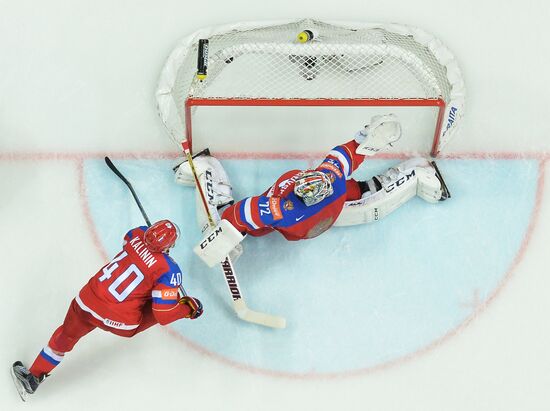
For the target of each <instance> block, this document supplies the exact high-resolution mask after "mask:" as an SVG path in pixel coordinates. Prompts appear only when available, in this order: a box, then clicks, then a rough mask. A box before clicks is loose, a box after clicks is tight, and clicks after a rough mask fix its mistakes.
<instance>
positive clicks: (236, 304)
mask: <svg viewBox="0 0 550 411" xmlns="http://www.w3.org/2000/svg"><path fill="white" fill-rule="evenodd" d="M181 146H182V148H183V152H184V154H185V156H186V157H187V162H188V163H189V167H190V168H191V173H192V174H193V178H194V179H195V185H196V188H197V190H198V192H199V195H200V197H201V200H202V205H203V206H204V210H205V212H206V216H207V218H208V224H209V225H210V227H212V228H215V227H216V223H215V222H214V219H213V218H212V214H211V213H210V209H209V208H208V203H207V201H206V197H205V195H204V192H203V191H202V188H201V185H200V182H199V177H198V175H197V170H196V169H195V165H194V164H193V157H192V156H191V151H190V149H189V143H188V142H187V140H185V141H183V142H182V143H181ZM221 268H222V271H223V274H224V277H225V281H226V283H227V287H228V288H229V292H230V293H231V297H232V298H233V309H234V310H235V312H236V313H237V316H238V317H239V318H240V319H241V320H244V321H248V322H250V323H255V324H260V325H264V326H266V327H271V328H285V327H286V320H285V319H284V318H283V317H278V316H275V315H271V314H266V313H261V312H258V311H253V310H251V309H249V308H248V307H247V305H246V303H245V301H244V298H243V296H242V294H241V290H240V286H239V282H238V281H237V276H236V275H235V269H234V268H233V262H232V261H231V258H230V257H229V256H226V257H225V260H224V261H223V262H222V263H221Z"/></svg>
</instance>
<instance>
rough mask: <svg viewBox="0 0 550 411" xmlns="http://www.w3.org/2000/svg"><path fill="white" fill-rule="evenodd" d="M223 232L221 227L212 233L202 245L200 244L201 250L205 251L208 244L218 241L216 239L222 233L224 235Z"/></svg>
mask: <svg viewBox="0 0 550 411" xmlns="http://www.w3.org/2000/svg"><path fill="white" fill-rule="evenodd" d="M222 232H223V230H222V228H221V227H216V229H215V230H214V231H213V232H212V233H210V235H209V236H208V237H206V238H205V239H204V240H203V241H202V243H201V244H200V246H201V250H204V249H205V248H206V247H207V246H208V244H210V243H211V242H212V241H214V240H215V239H216V237H217V236H218V235H220V233H222Z"/></svg>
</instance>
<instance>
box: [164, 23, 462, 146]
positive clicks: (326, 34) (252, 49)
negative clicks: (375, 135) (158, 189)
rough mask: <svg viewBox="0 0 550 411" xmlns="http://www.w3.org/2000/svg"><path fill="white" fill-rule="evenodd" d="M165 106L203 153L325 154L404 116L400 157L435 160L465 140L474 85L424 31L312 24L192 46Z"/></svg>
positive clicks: (236, 33) (246, 31)
mask: <svg viewBox="0 0 550 411" xmlns="http://www.w3.org/2000/svg"><path fill="white" fill-rule="evenodd" d="M201 39H203V41H202V42H201V43H204V40H208V42H207V49H206V50H205V48H204V47H203V46H200V47H199V40H201ZM199 60H200V61H201V62H205V63H207V68H206V73H204V72H202V70H201V72H202V74H203V76H197V70H198V68H199V67H200V66H198V61H199ZM201 68H202V67H201ZM204 74H205V75H204ZM156 98H157V103H158V110H159V113H160V116H161V118H162V120H163V122H164V124H165V125H166V127H167V129H168V132H169V134H170V136H171V137H172V138H173V140H174V141H176V142H178V143H179V142H181V141H182V140H184V139H187V140H189V141H190V143H191V144H192V147H193V149H194V150H195V151H196V150H198V149H201V148H204V147H206V146H209V147H210V148H211V149H213V151H214V152H224V153H225V152H228V153H248V154H250V153H253V154H258V155H262V154H266V153H271V154H284V153H300V152H308V151H310V152H311V151H313V152H317V151H319V152H323V151H326V150H328V149H329V148H330V147H331V146H332V145H334V144H339V143H342V142H343V141H345V140H348V139H351V137H352V136H353V133H354V132H355V131H356V130H358V129H360V128H361V127H362V126H363V125H364V124H366V123H367V122H368V120H369V119H370V117H371V116H372V115H374V114H383V113H388V112H393V113H395V114H397V115H398V117H399V118H400V121H401V123H402V129H403V138H402V139H401V140H400V142H399V143H398V145H399V150H400V151H401V152H415V153H421V154H427V153H430V154H431V155H433V156H435V155H437V154H438V153H439V152H440V151H441V149H442V148H443V147H444V146H445V145H446V144H447V143H448V142H449V141H450V140H451V138H452V137H453V135H454V134H456V129H457V126H458V124H459V122H460V121H459V120H460V118H461V117H462V115H463V112H464V83H463V80H462V76H461V72H460V69H459V67H458V65H457V63H456V61H455V59H454V57H453V55H452V53H450V52H449V50H448V49H447V48H446V47H445V46H444V45H443V44H442V43H441V42H440V41H439V40H437V39H436V38H434V37H433V36H432V35H430V34H428V33H426V32H424V31H422V30H420V29H417V28H413V27H409V26H403V25H397V24H363V23H326V22H321V21H316V20H310V19H306V20H299V21H286V22H271V23H239V24H234V25H229V26H223V27H214V28H209V29H203V30H200V31H198V32H196V33H194V34H192V35H190V36H188V37H186V38H185V39H183V40H182V41H181V42H180V43H179V45H178V46H177V47H176V48H175V49H174V51H173V52H172V53H171V55H170V56H169V58H168V60H167V62H166V64H165V66H164V68H163V71H162V74H161V77H160V80H159V85H158V89H157V92H156Z"/></svg>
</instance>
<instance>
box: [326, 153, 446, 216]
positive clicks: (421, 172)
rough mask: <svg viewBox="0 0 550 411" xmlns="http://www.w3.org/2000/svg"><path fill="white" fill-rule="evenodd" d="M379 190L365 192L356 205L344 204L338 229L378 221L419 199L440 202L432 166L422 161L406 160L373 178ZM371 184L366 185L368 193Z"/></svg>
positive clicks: (436, 180)
mask: <svg viewBox="0 0 550 411" xmlns="http://www.w3.org/2000/svg"><path fill="white" fill-rule="evenodd" d="M374 178H375V179H378V181H380V183H381V185H382V188H381V189H380V190H378V191H367V192H366V193H364V194H363V197H362V198H361V199H359V200H356V201H346V202H345V203H344V208H343V209H342V212H341V213H340V216H339V217H338V219H337V220H336V223H335V225H337V226H348V225H356V224H364V223H370V222H373V221H378V220H380V219H382V218H384V217H385V216H387V215H388V214H390V213H391V212H393V211H394V210H396V209H397V208H399V207H400V206H401V205H403V204H404V203H406V202H407V201H409V200H410V199H411V198H412V197H414V196H415V195H418V196H419V197H420V198H422V199H423V200H425V201H428V202H430V203H436V202H438V201H440V200H441V199H442V194H443V190H442V184H441V182H440V180H439V179H438V177H437V176H436V172H435V169H434V168H433V166H432V165H431V164H430V163H429V162H428V161H427V160H426V159H423V158H413V159H410V160H407V161H405V162H403V163H401V164H399V165H397V166H396V167H392V168H390V169H389V170H388V171H386V172H385V173H384V174H382V175H380V176H377V177H374ZM372 181H373V180H370V181H369V182H367V185H368V186H369V188H370V190H372V187H374V184H371V182H372Z"/></svg>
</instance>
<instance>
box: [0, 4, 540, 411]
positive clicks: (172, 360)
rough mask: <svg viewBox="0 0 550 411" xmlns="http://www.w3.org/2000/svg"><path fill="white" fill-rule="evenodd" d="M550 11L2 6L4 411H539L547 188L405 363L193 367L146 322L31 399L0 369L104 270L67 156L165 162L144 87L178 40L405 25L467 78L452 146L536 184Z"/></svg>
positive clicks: (35, 341)
mask: <svg viewBox="0 0 550 411" xmlns="http://www.w3.org/2000/svg"><path fill="white" fill-rule="evenodd" d="M549 11H550V6H548V5H547V4H546V3H545V2H543V1H531V2H519V1H514V2H508V3H506V4H504V3H500V2H496V1H493V0H491V1H486V2H483V3H481V2H474V1H465V2H461V3H456V2H450V1H435V0H434V1H432V0H421V1H416V2H405V1H393V2H388V1H371V2H368V3H365V2H363V1H359V0H349V1H348V2H347V3H346V5H345V7H342V5H341V4H336V3H334V4H326V5H322V4H320V3H319V2H313V1H303V2H301V3H296V2H292V1H290V0H281V1H278V2H274V3H263V2H251V1H248V0H246V1H245V0H237V1H233V2H227V3H222V2H215V1H213V0H206V1H203V2H201V3H200V4H197V3H189V2H182V1H158V2H148V3H145V2H131V1H119V2H110V1H105V0H101V1H95V2H91V1H61V0H51V1H45V2H37V1H17V2H15V1H13V0H11V1H6V0H0V176H2V178H1V180H0V189H1V192H2V193H3V196H2V200H1V204H2V205H1V210H2V217H3V218H2V222H1V223H0V227H1V230H0V232H1V233H2V238H3V239H2V240H1V249H2V261H3V264H4V266H3V270H2V278H3V279H4V284H3V287H2V288H1V291H0V296H1V298H0V301H1V302H0V304H1V308H2V311H3V312H4V313H5V314H6V315H5V317H4V326H3V327H2V330H3V331H2V337H3V338H2V350H1V351H0V360H1V361H0V364H3V366H4V367H5V370H6V372H4V373H1V374H0V409H2V410H13V409H23V407H26V408H30V409H36V410H96V409H102V410H141V409H151V408H153V407H155V408H158V407H163V408H176V409H183V408H185V409H193V408H197V409H203V410H280V409H287V410H309V409H316V410H324V409H327V410H328V409H342V410H365V409H376V410H517V409H522V410H547V409H549V408H550V400H549V399H548V394H547V390H548V386H549V383H550V377H549V374H548V370H550V354H549V351H548V343H549V340H550V338H549V337H550V332H549V330H548V326H547V323H548V319H547V318H548V312H550V299H548V296H547V294H548V293H547V290H548V287H549V286H550V281H549V279H548V274H547V272H548V269H547V263H546V261H547V258H548V252H547V242H548V235H547V233H548V232H550V207H548V206H547V205H546V204H547V199H548V197H547V194H546V193H547V192H548V189H550V187H549V185H550V183H549V182H548V179H546V180H543V181H542V182H541V188H542V197H541V198H540V203H539V204H538V206H539V207H540V208H539V209H538V210H539V212H538V215H537V217H538V218H537V220H536V222H537V223H536V225H535V226H534V228H533V230H532V232H531V236H530V241H529V244H528V247H527V248H526V250H525V253H524V254H523V258H522V259H521V261H520V262H519V264H518V265H517V266H516V268H515V270H514V272H513V275H512V276H511V277H510V280H509V281H507V282H506V284H505V286H504V287H503V288H502V290H501V291H500V293H499V294H498V298H495V299H494V300H493V301H492V302H491V304H490V305H489V306H488V307H487V308H486V310H485V311H483V312H482V314H481V315H479V316H478V317H477V318H475V319H474V320H473V321H471V322H470V323H469V324H468V326H467V327H464V328H463V329H461V331H460V332H459V333H457V335H455V336H454V337H452V338H449V339H448V340H446V341H445V342H444V343H443V344H441V345H440V346H438V347H435V348H434V349H432V350H429V351H428V352H426V353H424V354H422V355H419V356H416V357H414V358H412V359H410V360H408V361H404V362H399V363H397V364H395V365H393V366H391V367H388V368H384V369H381V370H377V371H372V372H368V373H361V374H357V375H352V376H345V377H341V378H329V377H327V378H313V379H307V378H300V377H295V378H292V377H281V376H271V375H266V374H265V373H259V372H251V371H250V370H246V369H243V368H239V367H235V366H233V365H230V364H228V363H227V362H223V361H220V360H219V359H218V358H217V357H214V356H209V355H204V354H200V353H198V352H197V350H195V349H193V348H191V347H188V346H186V345H185V343H184V344H182V342H181V341H180V340H178V339H177V338H174V337H173V336H171V335H168V333H167V332H166V331H164V330H163V329H161V328H160V327H158V328H154V329H152V330H150V331H148V332H147V333H144V334H142V335H140V336H138V337H137V338H135V339H129V340H127V339H121V338H117V337H114V336H111V335H109V334H107V333H100V332H96V333H92V334H90V335H89V336H87V337H85V338H84V339H83V340H82V341H81V343H79V345H78V346H77V348H76V349H75V351H74V352H73V353H71V354H70V357H67V360H66V361H65V363H64V364H62V365H61V366H60V367H59V368H58V369H57V370H56V371H55V375H54V376H52V377H51V380H49V381H48V382H47V384H44V386H43V387H41V388H40V391H39V393H38V394H37V396H36V397H35V398H32V401H31V402H30V403H28V404H22V403H21V402H20V400H19V398H18V397H17V394H16V392H15V390H14V389H13V387H12V385H11V379H10V377H9V374H8V368H9V365H10V364H11V363H12V362H13V361H14V360H16V359H22V360H24V361H25V362H30V361H32V360H33V359H34V356H35V355H36V354H37V353H38V351H39V350H40V348H41V347H42V346H43V345H44V344H45V343H46V342H47V339H48V338H49V336H50V335H51V333H52V332H53V330H54V329H55V327H57V325H58V324H59V323H60V321H61V320H62V318H63V316H64V314H65V311H66V308H67V306H68V304H69V302H70V300H71V298H72V297H73V296H74V294H75V293H76V292H77V291H78V289H79V288H80V287H81V286H82V284H83V282H84V281H85V278H87V276H88V275H91V274H93V273H94V272H95V271H96V269H97V268H98V267H99V266H101V265H102V264H103V262H104V256H103V255H101V253H99V252H98V248H97V242H98V240H97V239H96V238H94V237H93V234H92V233H91V232H90V230H89V226H88V222H87V221H86V219H85V216H84V215H83V212H82V209H83V208H82V196H81V192H80V190H81V187H82V186H81V181H80V180H79V176H80V173H79V170H80V168H79V167H80V165H81V159H84V158H88V157H89V156H90V155H93V154H94V153H103V152H108V153H114V154H115V156H116V155H117V154H118V156H120V157H137V158H140V157H142V156H144V155H148V154H149V153H154V155H157V154H156V153H160V154H159V156H163V155H165V154H167V153H170V152H171V153H173V152H174V151H173V146H172V144H171V142H170V141H169V139H168V138H167V137H166V136H165V135H164V131H163V129H162V126H161V124H160V121H159V120H158V119H157V117H156V114H155V110H154V104H153V92H154V89H155V83H156V79H157V75H158V73H159V71H160V68H161V67H162V64H163V59H164V58H165V56H166V55H167V54H168V52H169V51H170V50H171V48H172V46H173V45H174V44H175V42H176V39H178V38H179V37H181V36H183V35H185V34H188V33H190V32H192V31H194V30H196V29H198V28H200V27H203V26H208V25H212V24H223V23H228V22H232V21H238V20H262V19H277V18H286V17H300V16H313V17H318V18H321V19H323V18H325V19H336V20H364V21H397V22H401V23H408V24H412V25H417V26H419V27H422V28H424V29H425V30H428V31H430V32H433V33H434V34H436V35H437V36H438V37H439V38H441V39H442V40H443V41H444V42H445V43H446V44H447V45H448V47H449V48H450V49H451V50H452V51H453V52H454V53H455V55H456V56H457V59H458V60H459V61H460V62H461V65H462V69H463V71H464V74H465V79H466V84H467V87H468V113H467V118H466V121H465V123H464V126H463V128H462V132H461V135H460V136H459V137H460V139H459V138H457V139H456V140H455V141H454V142H452V143H451V146H450V147H449V149H450V151H451V152H454V153H458V154H460V153H472V152H473V153H496V154H503V153H511V154H512V155H519V156H521V155H527V156H529V157H534V158H536V160H537V161H539V160H540V161H542V170H543V171H544V174H547V173H548V166H547V163H546V158H547V157H546V155H547V152H548V149H549V148H550V147H549V141H550V140H549V139H548V137H547V136H548V135H549V132H550V127H549V125H548V122H547V121H545V120H546V117H547V115H548V109H547V104H546V99H547V96H548V94H549V93H548V92H549V91H550V90H549V88H550V86H549V83H548V82H547V81H546V76H547V73H548V72H550V71H549V68H550V64H549V63H550V53H549V52H550V46H549V44H550V43H549V42H548V41H547V38H548V37H549V35H550V29H548V26H547V22H548V17H549V15H550V13H549ZM67 153H71V154H70V155H68V154H67ZM530 161H533V160H530ZM544 174H543V175H544ZM530 183H531V182H530ZM471 184H475V181H472V182H471ZM479 189H480V190H483V187H480V188H479ZM516 192H517V191H516V190H514V189H513V188H512V189H510V190H509V191H508V193H507V194H508V195H509V196H510V197H511V198H512V199H513V197H514V195H515V194H516ZM511 201H513V200H511ZM465 214H466V215H471V216H472V218H475V216H476V215H477V214H476V213H475V212H473V211H472V210H465ZM122 218H124V217H122ZM465 241H472V239H465ZM505 241H506V238H503V242H505ZM460 251H461V250H457V252H460ZM334 304H339V307H338V308H339V309H342V310H343V311H344V312H345V311H350V310H351V311H353V307H350V306H347V305H346V304H345V301H343V302H342V301H336V302H334ZM340 304H341V307H340ZM343 315H344V314H343ZM329 326H330V325H329Z"/></svg>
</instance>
